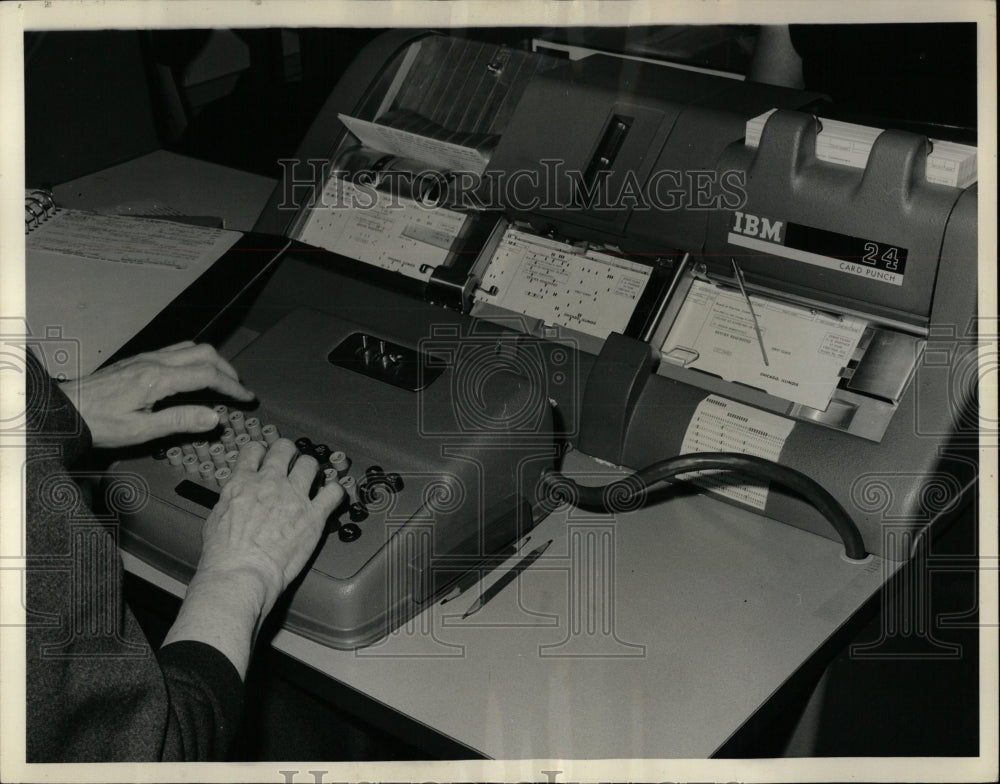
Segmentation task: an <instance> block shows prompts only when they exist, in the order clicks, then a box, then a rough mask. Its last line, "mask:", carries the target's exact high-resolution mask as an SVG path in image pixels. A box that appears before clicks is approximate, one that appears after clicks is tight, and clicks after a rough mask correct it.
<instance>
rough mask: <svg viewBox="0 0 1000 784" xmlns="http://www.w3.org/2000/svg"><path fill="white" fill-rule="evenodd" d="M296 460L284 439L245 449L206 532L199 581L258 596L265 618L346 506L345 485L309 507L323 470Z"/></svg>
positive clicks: (327, 490) (327, 489)
mask: <svg viewBox="0 0 1000 784" xmlns="http://www.w3.org/2000/svg"><path fill="white" fill-rule="evenodd" d="M297 454H298V450H297V449H296V448H295V444H293V443H292V442H291V441H289V440H288V439H285V438H281V439H278V440H277V441H275V442H274V443H273V444H272V445H271V447H270V448H269V449H266V450H265V447H264V445H263V444H261V443H260V442H258V441H251V442H250V443H249V444H247V445H246V446H245V447H244V448H243V450H242V451H241V452H240V456H239V458H238V459H237V461H236V466H235V469H234V470H233V475H232V478H231V479H230V480H229V481H228V482H227V483H226V484H225V486H224V487H223V488H222V492H221V494H220V497H219V502H218V503H217V504H216V506H215V508H214V509H213V510H212V513H211V514H210V515H209V517H208V520H207V521H206V522H205V527H204V531H203V547H202V554H201V560H200V561H199V563H198V576H199V578H200V579H205V578H209V577H211V576H219V577H222V578H225V579H227V580H230V579H231V578H233V577H237V578H239V579H240V581H241V582H243V583H244V584H247V582H249V585H250V588H251V590H253V589H254V588H255V587H256V588H259V590H260V595H259V598H260V601H261V603H262V607H261V612H262V615H266V614H267V613H268V612H269V611H270V609H271V607H273V605H274V602H275V601H276V600H277V598H278V596H280V595H281V593H282V591H284V590H285V588H286V587H287V586H288V584H289V583H290V582H291V581H292V580H294V579H295V577H296V575H298V573H299V572H300V571H301V570H302V567H303V566H305V564H306V562H307V561H308V560H309V557H310V556H311V555H312V552H313V550H315V548H316V545H317V543H318V541H319V538H320V536H321V535H322V533H323V526H324V525H325V523H326V519H327V518H328V517H329V516H330V514H331V513H332V512H333V510H334V509H336V507H337V506H338V505H339V504H340V502H341V501H342V500H343V498H344V490H343V488H341V486H340V484H338V483H337V482H331V483H329V484H326V485H325V486H323V487H322V488H320V490H319V491H318V492H317V493H316V496H315V498H313V499H312V500H310V499H309V489H310V487H311V486H312V484H313V481H314V479H315V478H316V471H317V469H318V464H317V463H316V460H315V459H314V458H312V457H310V456H308V455H298V459H297V460H295V462H294V465H292V460H293V459H294V458H295V456H296V455H297ZM290 465H291V471H289V466H290ZM254 593H255V594H256V591H254Z"/></svg>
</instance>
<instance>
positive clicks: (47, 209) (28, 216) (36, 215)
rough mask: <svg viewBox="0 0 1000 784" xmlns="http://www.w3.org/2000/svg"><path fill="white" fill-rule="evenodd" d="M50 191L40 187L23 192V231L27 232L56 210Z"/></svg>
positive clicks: (35, 227)
mask: <svg viewBox="0 0 1000 784" xmlns="http://www.w3.org/2000/svg"><path fill="white" fill-rule="evenodd" d="M58 209H59V208H58V206H57V205H56V201H55V199H54V198H52V193H51V192H50V191H47V190H43V189H41V188H36V189H35V190H30V191H25V192H24V233H25V234H29V233H30V232H31V231H33V230H34V229H37V228H38V227H39V226H40V225H41V224H42V223H43V222H45V221H46V220H48V219H49V218H51V217H52V216H53V215H55V214H56V211H57V210H58Z"/></svg>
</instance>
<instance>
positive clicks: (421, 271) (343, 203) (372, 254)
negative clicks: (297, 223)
mask: <svg viewBox="0 0 1000 784" xmlns="http://www.w3.org/2000/svg"><path fill="white" fill-rule="evenodd" d="M464 223H465V216H464V215H462V214H460V213H457V212H452V211H451V210H446V209H442V208H440V207H437V208H431V207H426V206H421V205H418V204H417V203H416V202H414V201H412V200H410V199H407V198H405V197H403V196H399V195H398V194H397V195H393V194H389V193H385V192H383V191H377V190H375V189H373V188H366V189H360V188H358V187H356V186H355V185H353V184H352V183H351V182H349V181H347V180H345V179H341V178H339V177H331V178H330V180H329V181H328V182H327V184H326V187H325V188H324V189H323V196H322V199H321V200H320V202H319V203H318V204H317V205H316V206H315V207H314V208H313V209H312V211H311V212H310V213H309V217H308V218H307V220H306V223H305V225H304V226H303V227H302V231H301V232H300V233H299V237H298V239H300V240H301V241H302V242H306V243H308V244H310V245H315V246H317V247H320V248H324V249H326V250H330V251H333V252H334V253H340V254H343V255H344V256H350V257H351V258H352V259H357V260H358V261H363V262H365V263H366V264H372V265H374V266H376V267H381V268H382V269H386V270H390V271H392V272H400V273H402V274H403V275H407V276H409V277H411V278H417V279H418V280H427V279H428V278H430V276H431V273H432V272H433V270H434V267H436V266H438V265H440V264H442V263H443V262H444V260H445V259H446V258H447V257H448V252H449V249H450V248H451V244H452V242H453V241H454V239H455V237H457V236H458V234H459V232H460V231H461V230H462V226H463V225H464Z"/></svg>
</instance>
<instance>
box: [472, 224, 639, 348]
mask: <svg viewBox="0 0 1000 784" xmlns="http://www.w3.org/2000/svg"><path fill="white" fill-rule="evenodd" d="M651 272H652V270H651V268H650V267H647V266H646V265H644V264H640V263H638V262H635V261H630V260H628V259H621V258H617V257H615V256H611V255H609V254H607V253H600V252H597V251H593V250H583V249H578V248H576V247H574V246H572V245H567V244H566V243H564V242H558V241H556V240H550V239H546V238H544V237H537V236H535V235H533V234H527V233H526V232H523V231H520V230H518V229H515V228H508V229H507V231H506V232H505V233H504V236H503V239H502V240H501V241H500V245H499V246H498V247H497V250H496V252H495V253H494V254H493V257H492V259H490V263H489V266H488V267H487V270H486V273H485V275H484V276H483V280H482V283H481V284H480V287H479V289H478V290H477V291H476V295H475V298H476V300H477V301H479V302H484V303H488V304H491V305H495V306H497V307H501V308H505V309H507V310H509V311H512V312H514V313H522V314H524V315H526V316H529V317H531V318H536V319H541V320H542V321H543V322H544V323H546V324H550V325H558V326H562V327H568V328H570V329H575V330H578V331H579V332H583V333H585V334H587V335H592V336H593V337H596V338H600V339H601V340H603V339H605V338H606V337H607V336H608V334H609V333H611V332H624V331H625V328H626V327H627V326H628V323H629V320H630V319H631V318H632V313H633V312H634V311H635V307H636V305H637V304H638V302H639V298H640V297H642V293H643V291H644V290H645V288H646V284H647V283H648V282H649V276H650V274H651Z"/></svg>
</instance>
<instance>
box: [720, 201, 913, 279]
mask: <svg viewBox="0 0 1000 784" xmlns="http://www.w3.org/2000/svg"><path fill="white" fill-rule="evenodd" d="M728 242H729V244H730V245H738V246H739V247H741V248H749V249H750V250H758V251H763V252H765V253H773V254H774V255H776V256H784V257H785V258H789V259H794V260H795V261H801V262H804V263H806V264H812V265H814V266H817V267H823V268H825V269H831V270H836V271H838V272H843V273H846V274H848V275H857V276H858V277H861V278H866V279H868V280H872V281H877V282H879V283H888V284H889V285H892V286H902V285H903V280H904V275H905V272H906V257H907V249H906V248H902V247H899V246H898V245H892V244H890V243H888V242H876V241H875V240H869V239H865V238H863V237H852V236H851V235H849V234H840V233H838V232H834V231H826V230H825V229H817V228H815V227H813V226H803V225H802V224H799V223H791V222H789V221H782V220H775V219H773V218H770V217H764V216H761V215H752V214H750V213H743V212H740V211H739V210H737V211H735V212H733V216H732V219H731V220H730V222H729V235H728Z"/></svg>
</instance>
